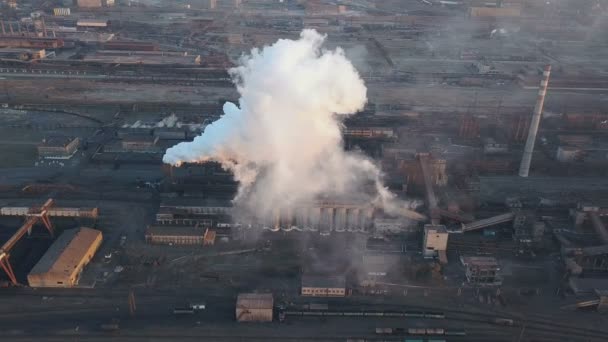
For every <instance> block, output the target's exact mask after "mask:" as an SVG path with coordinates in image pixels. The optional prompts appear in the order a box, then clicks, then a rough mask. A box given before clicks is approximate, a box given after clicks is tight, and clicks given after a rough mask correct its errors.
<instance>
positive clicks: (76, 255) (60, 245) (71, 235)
mask: <svg viewBox="0 0 608 342" xmlns="http://www.w3.org/2000/svg"><path fill="white" fill-rule="evenodd" d="M100 236H101V232H100V231H99V230H96V229H92V228H86V227H82V228H76V229H68V230H66V231H64V232H63V233H62V234H61V235H60V236H59V237H58V238H57V240H55V242H53V244H52V245H51V247H50V248H49V249H48V250H47V251H46V253H44V255H43V256H42V259H40V261H38V263H37V264H36V265H35V266H34V268H32V270H31V271H30V274H43V273H66V274H70V273H71V272H72V271H73V270H74V269H75V268H76V266H77V265H78V264H79V263H80V261H81V260H82V259H83V258H84V257H85V255H86V253H87V251H88V250H89V248H90V247H91V245H92V244H93V243H94V242H95V240H97V238H98V237H100Z"/></svg>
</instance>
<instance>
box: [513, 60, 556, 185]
mask: <svg viewBox="0 0 608 342" xmlns="http://www.w3.org/2000/svg"><path fill="white" fill-rule="evenodd" d="M550 74H551V65H547V66H545V71H543V78H542V80H541V81H540V88H539V89H538V98H537V99H536V105H535V106H534V113H533V114H532V121H530V128H529V129H528V140H526V146H525V147H524V155H523V156H522V158H521V164H520V165H519V176H520V177H528V172H530V162H531V161H532V153H533V152H534V142H535V141H536V134H537V133H538V125H539V124H540V117H541V115H542V112H543V105H544V103H545V94H547V84H549V75H550Z"/></svg>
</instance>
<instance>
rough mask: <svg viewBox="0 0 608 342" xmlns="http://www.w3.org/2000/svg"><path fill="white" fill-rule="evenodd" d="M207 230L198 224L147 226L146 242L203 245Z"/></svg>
mask: <svg viewBox="0 0 608 342" xmlns="http://www.w3.org/2000/svg"><path fill="white" fill-rule="evenodd" d="M206 234H208V230H206V229H205V228H203V227H198V226H155V225H151V226H148V229H147V230H146V235H145V236H146V242H148V243H151V244H175V245H201V246H202V245H203V244H205V235H206Z"/></svg>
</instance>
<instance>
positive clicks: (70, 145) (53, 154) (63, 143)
mask: <svg viewBox="0 0 608 342" xmlns="http://www.w3.org/2000/svg"><path fill="white" fill-rule="evenodd" d="M79 144H80V139H78V138H75V137H47V138H44V139H43V140H42V143H40V144H39V145H38V155H39V156H40V157H43V158H47V159H69V158H71V157H72V156H73V155H74V153H76V151H77V150H78V145H79Z"/></svg>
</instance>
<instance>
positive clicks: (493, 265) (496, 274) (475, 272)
mask: <svg viewBox="0 0 608 342" xmlns="http://www.w3.org/2000/svg"><path fill="white" fill-rule="evenodd" d="M460 262H461V263H462V265H463V266H464V267H465V269H466V271H465V275H466V277H467V281H468V282H469V283H470V284H472V285H475V286H500V285H501V284H502V278H501V277H500V265H499V264H498V261H497V260H496V258H493V257H465V256H461V257H460Z"/></svg>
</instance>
